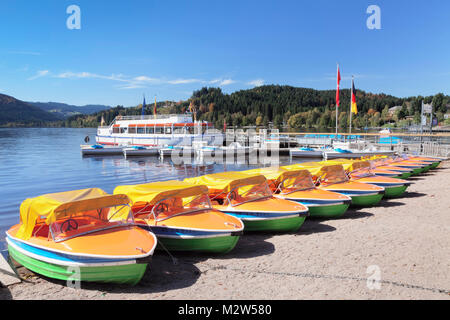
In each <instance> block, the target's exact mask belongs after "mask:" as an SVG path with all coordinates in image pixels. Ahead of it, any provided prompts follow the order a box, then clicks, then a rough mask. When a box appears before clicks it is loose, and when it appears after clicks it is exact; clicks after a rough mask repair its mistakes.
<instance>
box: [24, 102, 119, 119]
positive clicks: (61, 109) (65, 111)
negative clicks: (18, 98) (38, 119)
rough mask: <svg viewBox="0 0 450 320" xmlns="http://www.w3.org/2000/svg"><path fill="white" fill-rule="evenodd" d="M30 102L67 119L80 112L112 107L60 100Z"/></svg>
mask: <svg viewBox="0 0 450 320" xmlns="http://www.w3.org/2000/svg"><path fill="white" fill-rule="evenodd" d="M28 103H29V104H31V105H33V106H35V107H38V108H39V109H42V110H44V111H47V112H50V113H52V114H54V115H55V116H57V117H58V118H60V119H66V118H68V117H70V116H73V115H78V114H93V113H96V112H100V111H103V110H107V109H110V108H111V107H110V106H104V105H85V106H74V105H69V104H66V103H59V102H28Z"/></svg>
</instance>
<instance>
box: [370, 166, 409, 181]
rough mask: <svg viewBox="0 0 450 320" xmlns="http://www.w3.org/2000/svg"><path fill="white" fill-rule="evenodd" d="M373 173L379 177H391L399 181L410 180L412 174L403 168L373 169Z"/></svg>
mask: <svg viewBox="0 0 450 320" xmlns="http://www.w3.org/2000/svg"><path fill="white" fill-rule="evenodd" d="M371 170H372V173H373V174H375V175H376V176H379V177H389V178H397V179H408V178H409V177H411V175H412V172H411V171H409V170H404V171H403V169H401V168H398V169H396V168H395V167H394V168H376V167H375V168H372V169H371Z"/></svg>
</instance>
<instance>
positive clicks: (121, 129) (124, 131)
mask: <svg viewBox="0 0 450 320" xmlns="http://www.w3.org/2000/svg"><path fill="white" fill-rule="evenodd" d="M127 131H128V128H120V133H127Z"/></svg>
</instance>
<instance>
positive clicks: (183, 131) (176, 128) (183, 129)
mask: <svg viewBox="0 0 450 320" xmlns="http://www.w3.org/2000/svg"><path fill="white" fill-rule="evenodd" d="M173 133H174V134H184V133H185V128H184V127H181V128H180V127H175V128H173Z"/></svg>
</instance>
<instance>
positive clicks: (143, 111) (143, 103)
mask: <svg viewBox="0 0 450 320" xmlns="http://www.w3.org/2000/svg"><path fill="white" fill-rule="evenodd" d="M144 116H145V95H144V102H142V119H143V118H144Z"/></svg>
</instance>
